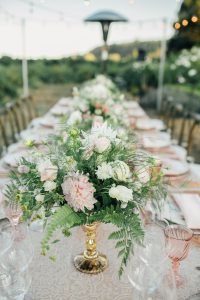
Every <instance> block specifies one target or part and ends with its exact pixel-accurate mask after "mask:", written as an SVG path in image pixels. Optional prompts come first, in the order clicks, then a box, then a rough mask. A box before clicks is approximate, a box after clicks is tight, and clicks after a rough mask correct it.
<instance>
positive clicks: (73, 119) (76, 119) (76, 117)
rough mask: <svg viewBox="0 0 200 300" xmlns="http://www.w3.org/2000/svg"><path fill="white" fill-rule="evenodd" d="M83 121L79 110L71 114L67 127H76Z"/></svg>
mask: <svg viewBox="0 0 200 300" xmlns="http://www.w3.org/2000/svg"><path fill="white" fill-rule="evenodd" d="M81 121H82V114H81V112H80V111H79V110H76V111H74V112H73V113H71V115H70V117H69V119H68V121H67V125H72V126H73V125H75V124H78V123H81Z"/></svg>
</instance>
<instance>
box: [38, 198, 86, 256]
mask: <svg viewBox="0 0 200 300" xmlns="http://www.w3.org/2000/svg"><path fill="white" fill-rule="evenodd" d="M80 224H83V218H80V217H79V215H78V214H77V213H75V212H74V211H73V210H72V209H71V208H70V207H69V206H68V205H67V204H65V205H64V206H62V207H60V208H59V209H58V210H57V211H56V212H55V213H54V215H53V216H52V217H51V220H50V223H49V224H47V227H46V232H45V235H44V238H43V240H42V242H41V246H42V254H43V255H46V252H47V250H48V249H49V245H48V243H49V241H50V239H51V238H52V236H53V234H54V232H55V231H56V230H57V229H59V228H63V227H64V229H65V233H66V232H69V230H70V228H72V227H75V226H78V225H80Z"/></svg>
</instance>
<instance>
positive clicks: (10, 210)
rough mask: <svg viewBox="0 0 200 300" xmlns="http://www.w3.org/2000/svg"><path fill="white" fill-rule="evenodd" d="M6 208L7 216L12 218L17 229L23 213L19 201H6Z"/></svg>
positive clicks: (11, 220)
mask: <svg viewBox="0 0 200 300" xmlns="http://www.w3.org/2000/svg"><path fill="white" fill-rule="evenodd" d="M4 210H5V214H6V217H7V218H8V219H9V220H10V222H11V224H12V225H13V226H14V228H15V229H16V227H17V225H18V224H19V221H20V218H21V216H22V215H23V212H22V209H21V207H20V204H19V202H17V201H10V202H5V208H4Z"/></svg>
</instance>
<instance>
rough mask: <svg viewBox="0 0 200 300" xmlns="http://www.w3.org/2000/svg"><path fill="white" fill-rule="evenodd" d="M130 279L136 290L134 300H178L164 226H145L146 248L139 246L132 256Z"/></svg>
mask: <svg viewBox="0 0 200 300" xmlns="http://www.w3.org/2000/svg"><path fill="white" fill-rule="evenodd" d="M127 277H128V280H129V282H130V283H131V285H132V287H133V295H134V300H147V299H151V300H155V299H156V300H175V299H177V298H176V286H175V279H174V274H173V272H172V269H171V265H170V263H169V260H168V258H167V256H166V253H165V240H164V234H163V230H162V228H161V227H159V226H158V225H156V224H153V223H151V224H148V225H147V226H146V227H145V239H144V245H143V246H140V245H138V246H136V247H135V250H134V255H132V256H131V257H130V261H129V264H128V267H127Z"/></svg>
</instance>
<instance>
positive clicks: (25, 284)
mask: <svg viewBox="0 0 200 300" xmlns="http://www.w3.org/2000/svg"><path fill="white" fill-rule="evenodd" d="M30 285H31V276H30V273H29V271H28V270H26V271H24V272H21V273H19V272H16V271H13V272H11V273H10V274H8V275H7V277H6V276H4V278H0V293H1V294H0V295H3V297H5V299H9V300H10V299H12V300H23V299H24V296H25V295H26V293H27V292H28V289H29V288H30ZM0 299H1V298H0ZM3 299H4V298H3Z"/></svg>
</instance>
